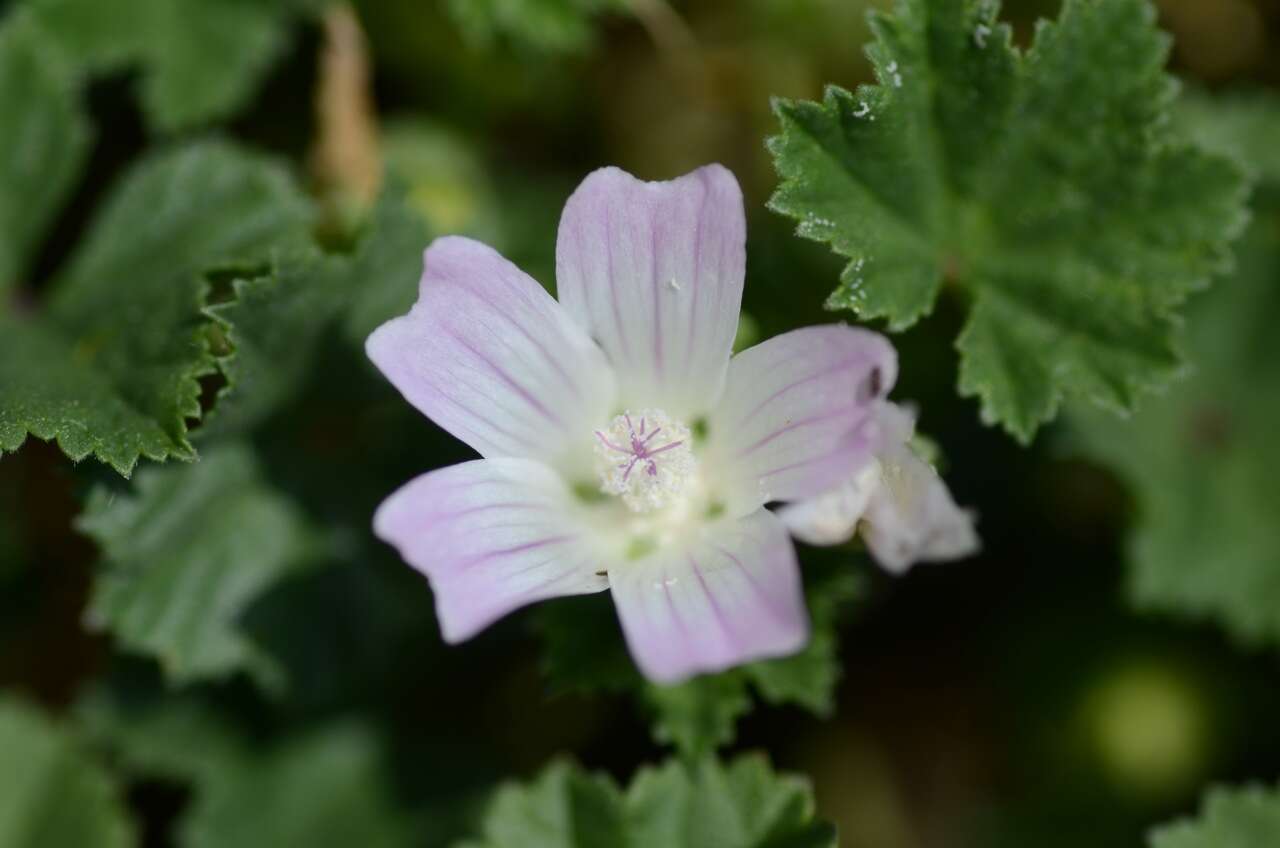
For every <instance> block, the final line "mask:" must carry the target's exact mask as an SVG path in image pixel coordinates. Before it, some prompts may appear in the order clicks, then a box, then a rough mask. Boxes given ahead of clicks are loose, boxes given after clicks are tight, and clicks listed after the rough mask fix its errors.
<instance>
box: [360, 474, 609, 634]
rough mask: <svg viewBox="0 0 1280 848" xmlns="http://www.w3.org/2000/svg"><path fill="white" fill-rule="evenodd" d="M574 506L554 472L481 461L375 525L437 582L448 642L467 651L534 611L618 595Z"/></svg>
mask: <svg viewBox="0 0 1280 848" xmlns="http://www.w3.org/2000/svg"><path fill="white" fill-rule="evenodd" d="M572 507H573V504H572V494H571V493H570V492H569V491H568V488H567V487H566V486H565V484H564V482H563V481H562V480H561V478H560V476H559V475H558V474H556V473H555V472H554V471H552V470H551V469H550V468H548V467H547V466H545V465H543V464H541V463H538V462H532V461H530V460H524V459H481V460H475V461H472V462H464V463H461V464H460V465H452V466H449V467H448V468H441V469H440V470H438V471H432V472H431V473H429V474H424V475H422V476H421V477H418V478H417V479H415V480H413V481H411V482H409V483H408V484H406V485H405V486H404V487H402V488H401V489H399V490H398V491H396V492H395V493H394V494H392V495H391V497H389V498H387V500H386V501H384V502H383V504H382V506H380V507H379V508H378V512H377V514H376V515H375V516H374V522H373V526H374V531H375V532H376V533H377V534H378V536H379V537H380V538H381V539H383V540H384V541H387V542H389V543H391V544H392V545H394V546H395V547H396V548H397V550H399V551H400V555H401V556H402V557H403V558H404V560H405V561H406V562H408V563H409V564H410V565H412V566H413V567H414V568H416V569H417V570H418V571H421V572H422V573H423V574H425V575H426V576H427V578H428V579H430V581H431V587H432V589H433V590H434V591H435V594H436V613H437V616H438V617H439V619H440V628H441V630H442V631H443V633H444V638H445V640H446V641H449V642H460V641H462V640H464V639H469V638H470V637H472V636H474V635H475V634H476V633H478V632H479V631H481V630H483V629H484V628H485V627H487V626H488V625H489V624H491V623H493V622H494V621H496V620H497V619H499V618H501V617H502V616H504V615H506V614H507V613H509V612H511V611H513V610H516V609H518V608H520V607H522V606H525V605H526V604H531V603H533V602H535V601H540V600H543V599H545V598H552V597H557V596H560V595H581V594H585V593H588V592H599V591H601V590H603V589H606V588H608V585H609V583H608V581H607V580H606V579H605V577H604V576H603V574H601V573H599V572H601V571H602V570H603V566H602V565H601V564H600V562H599V560H598V559H597V557H596V553H595V550H594V547H593V546H592V544H591V542H590V538H589V535H588V533H587V531H586V529H585V526H584V525H583V524H582V522H580V521H579V520H577V518H576V517H575V515H574V513H573V511H572Z"/></svg>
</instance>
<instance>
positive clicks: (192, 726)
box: [79, 697, 414, 848]
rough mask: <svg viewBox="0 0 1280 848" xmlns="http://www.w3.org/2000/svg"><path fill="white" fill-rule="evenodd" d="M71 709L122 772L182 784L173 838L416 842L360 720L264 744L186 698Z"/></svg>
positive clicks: (379, 846) (323, 845)
mask: <svg viewBox="0 0 1280 848" xmlns="http://www.w3.org/2000/svg"><path fill="white" fill-rule="evenodd" d="M79 713H80V718H81V721H82V723H83V724H84V725H85V726H86V727H87V729H88V731H89V734H90V736H91V737H92V738H93V740H94V741H95V742H96V743H97V744H98V745H100V746H102V747H103V748H105V749H107V750H108V751H110V752H111V753H112V754H113V755H114V757H115V758H116V759H117V760H118V761H119V762H120V764H121V766H122V768H123V770H124V771H125V772H127V773H128V774H129V775H130V776H132V777H137V778H144V779H145V778H152V779H154V778H162V779H164V780H166V781H169V782H173V783H178V784H183V785H187V786H189V787H190V790H191V795H192V798H191V801H190V802H189V804H188V805H187V806H186V807H185V808H184V810H183V812H182V814H181V817H180V818H179V820H178V821H177V823H176V826H175V829H176V835H175V839H174V844H179V845H183V846H187V848H259V846H261V848H278V846H284V845H290V846H291V845H306V846H309V847H310V848H350V846H361V848H401V846H404V848H407V846H409V845H411V844H414V843H413V842H412V839H411V837H412V831H411V828H410V826H409V823H408V820H407V817H406V816H405V815H404V813H403V811H401V810H400V809H398V808H397V807H396V805H395V803H394V800H393V797H392V791H391V787H390V786H389V785H388V780H387V775H386V773H385V763H384V759H383V751H382V748H381V745H380V744H379V742H378V740H377V738H376V737H375V736H374V735H373V734H372V733H370V732H369V731H368V730H367V729H366V728H365V727H364V726H363V725H359V724H354V723H345V722H339V723H330V724H327V725H322V726H320V727H318V728H313V729H310V730H308V731H305V732H302V733H295V734H291V735H288V736H286V737H285V738H284V739H283V740H278V741H275V742H273V743H271V744H270V745H266V746H262V745H250V744H249V740H247V739H245V738H243V737H242V736H241V735H240V734H238V733H236V732H235V731H233V730H232V729H231V728H229V727H228V726H227V725H225V724H224V723H223V722H222V721H221V720H219V719H218V718H216V717H215V716H214V715H213V713H212V712H210V711H209V710H208V709H206V708H204V707H201V706H200V705H198V704H196V703H195V702H191V701H181V700H167V701H165V702H163V705H162V706H161V707H159V708H155V707H152V708H150V709H142V710H139V709H123V708H122V707H121V706H120V705H118V704H114V703H112V702H111V701H110V700H109V699H107V698H104V697H95V698H91V699H89V700H87V701H85V702H83V703H82V704H81V705H80V709H79Z"/></svg>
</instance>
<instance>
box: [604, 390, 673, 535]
mask: <svg viewBox="0 0 1280 848" xmlns="http://www.w3.org/2000/svg"><path fill="white" fill-rule="evenodd" d="M595 436H596V446H595V450H596V471H597V472H598V473H599V474H600V490H601V491H602V492H605V493H606V494H610V495H618V496H619V497H621V498H622V502H623V503H625V504H626V505H627V507H628V508H629V509H631V510H632V511H633V512H652V511H654V510H657V509H662V508H664V507H667V506H670V505H671V504H672V503H674V502H675V501H677V500H678V499H680V497H681V496H682V495H683V494H684V493H685V490H686V488H687V486H688V484H689V482H690V480H692V479H693V478H694V476H695V474H696V472H697V468H698V461H697V460H696V459H694V456H693V439H692V435H691V434H690V432H689V428H688V427H686V426H685V425H684V424H682V423H680V422H679V421H673V420H671V419H670V418H668V417H667V414H666V413H665V412H663V411H662V410H660V409H644V410H641V411H639V412H631V411H630V410H628V411H627V412H624V413H623V414H622V415H618V416H615V417H614V419H613V421H611V422H610V423H609V426H608V428H607V429H604V430H596V431H595Z"/></svg>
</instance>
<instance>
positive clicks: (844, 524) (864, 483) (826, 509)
mask: <svg viewBox="0 0 1280 848" xmlns="http://www.w3.org/2000/svg"><path fill="white" fill-rule="evenodd" d="M879 488H880V463H879V462H875V461H872V462H871V463H870V464H869V465H868V466H867V467H866V468H864V469H862V470H861V471H859V472H858V473H856V474H854V475H853V476H852V477H850V478H849V479H848V480H846V481H845V482H844V483H842V484H840V485H839V486H837V487H836V488H834V489H832V490H830V491H828V492H823V493H822V494H821V495H816V496H814V497H812V498H805V499H803V500H799V501H793V502H792V503H788V504H784V505H783V506H782V507H781V508H780V509H778V510H777V512H776V515H777V516H778V518H780V519H782V523H783V524H785V525H786V527H787V530H789V531H791V535H792V536H795V537H796V538H797V539H799V540H800V541H802V542H804V543H806V544H809V545H818V546H825V545H843V544H844V543H845V542H848V541H849V540H850V539H852V538H853V536H854V533H855V532H856V531H857V529H858V520H859V519H861V518H862V516H863V514H864V513H865V512H866V511H867V505H868V504H870V503H871V497H872V496H873V495H874V494H875V493H876V490H877V489H879Z"/></svg>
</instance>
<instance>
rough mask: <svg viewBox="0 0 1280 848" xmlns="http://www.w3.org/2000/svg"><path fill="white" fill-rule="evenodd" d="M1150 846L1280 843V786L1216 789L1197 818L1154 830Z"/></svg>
mask: <svg viewBox="0 0 1280 848" xmlns="http://www.w3.org/2000/svg"><path fill="white" fill-rule="evenodd" d="M1149 844H1150V846H1151V848H1271V846H1273V845H1280V790H1277V789H1265V788H1263V787H1261V786H1247V787H1244V788H1242V789H1221V788H1220V789H1213V790H1211V791H1210V792H1209V794H1208V795H1207V796H1206V798H1205V802H1204V809H1203V810H1202V811H1201V813H1200V815H1199V816H1198V817H1197V818H1195V819H1189V820H1187V821H1182V822H1178V823H1177V824H1171V825H1166V826H1165V827H1161V828H1159V829H1157V830H1155V831H1154V832H1153V833H1152V834H1151V838H1150V840H1149Z"/></svg>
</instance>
